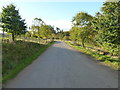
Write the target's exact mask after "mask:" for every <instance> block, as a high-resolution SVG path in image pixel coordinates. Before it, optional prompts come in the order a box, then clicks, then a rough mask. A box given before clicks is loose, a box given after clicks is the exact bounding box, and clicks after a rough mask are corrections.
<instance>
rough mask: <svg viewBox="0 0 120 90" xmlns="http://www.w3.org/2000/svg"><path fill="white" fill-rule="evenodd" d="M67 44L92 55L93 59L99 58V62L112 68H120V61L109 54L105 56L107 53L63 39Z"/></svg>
mask: <svg viewBox="0 0 120 90" xmlns="http://www.w3.org/2000/svg"><path fill="white" fill-rule="evenodd" d="M65 42H66V43H67V44H68V45H70V46H71V47H73V48H75V49H76V50H79V51H81V52H83V53H85V54H88V55H90V56H92V57H94V58H95V59H97V60H99V61H100V62H102V63H103V64H105V65H107V66H109V67H112V68H114V69H115V70H120V67H119V65H120V62H119V60H118V59H114V58H112V57H111V56H107V55H103V54H100V53H99V52H97V51H92V50H90V49H88V48H83V47H81V46H75V45H73V44H72V43H71V41H65Z"/></svg>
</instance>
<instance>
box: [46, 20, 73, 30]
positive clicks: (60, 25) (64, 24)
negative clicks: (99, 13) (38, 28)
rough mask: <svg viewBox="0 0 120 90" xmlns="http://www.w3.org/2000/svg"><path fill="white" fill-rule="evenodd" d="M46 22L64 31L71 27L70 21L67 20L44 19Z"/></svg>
mask: <svg viewBox="0 0 120 90" xmlns="http://www.w3.org/2000/svg"><path fill="white" fill-rule="evenodd" d="M44 21H45V23H46V24H48V25H53V26H55V27H58V28H60V29H63V30H64V31H68V30H70V28H71V25H72V23H71V22H70V21H67V20H44Z"/></svg>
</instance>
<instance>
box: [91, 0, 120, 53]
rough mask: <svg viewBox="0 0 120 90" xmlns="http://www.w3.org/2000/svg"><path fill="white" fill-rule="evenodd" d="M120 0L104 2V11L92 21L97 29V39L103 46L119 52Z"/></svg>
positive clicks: (102, 9) (112, 51)
mask: <svg viewBox="0 0 120 90" xmlns="http://www.w3.org/2000/svg"><path fill="white" fill-rule="evenodd" d="M119 4H120V1H115V2H104V3H103V7H102V8H101V11H102V13H97V15H96V17H95V18H94V20H93V21H92V26H93V29H94V30H96V32H97V34H96V41H97V42H98V43H99V44H100V45H101V46H102V47H103V46H105V47H106V48H109V51H110V52H111V53H114V52H116V51H117V52H118V50H119V49H118V48H119V45H120V30H119V28H120V27H119V26H120V23H119V22H118V20H119V19H120V17H119V12H120V9H119V8H120V6H119Z"/></svg>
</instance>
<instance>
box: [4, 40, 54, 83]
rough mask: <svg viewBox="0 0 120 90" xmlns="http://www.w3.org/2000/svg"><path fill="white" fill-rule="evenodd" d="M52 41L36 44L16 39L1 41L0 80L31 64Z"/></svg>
mask: <svg viewBox="0 0 120 90" xmlns="http://www.w3.org/2000/svg"><path fill="white" fill-rule="evenodd" d="M53 43H54V42H52V43H48V44H46V45H44V44H38V43H33V42H23V41H17V42H16V43H3V46H2V55H3V57H2V59H3V60H2V75H3V78H2V81H3V83H5V82H6V81H7V80H9V79H11V78H13V77H15V76H16V75H17V74H18V73H19V72H20V71H21V70H22V69H24V68H25V67H26V66H28V65H29V64H31V63H32V62H33V61H34V60H35V59H36V58H37V57H38V56H39V55H40V54H42V53H43V52H44V51H45V50H46V49H47V48H48V47H49V46H51V45H52V44H53Z"/></svg>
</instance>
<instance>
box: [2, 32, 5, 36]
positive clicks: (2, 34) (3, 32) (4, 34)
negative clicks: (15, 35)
mask: <svg viewBox="0 0 120 90" xmlns="http://www.w3.org/2000/svg"><path fill="white" fill-rule="evenodd" d="M4 35H5V33H4V30H3V34H2V36H3V38H4Z"/></svg>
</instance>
